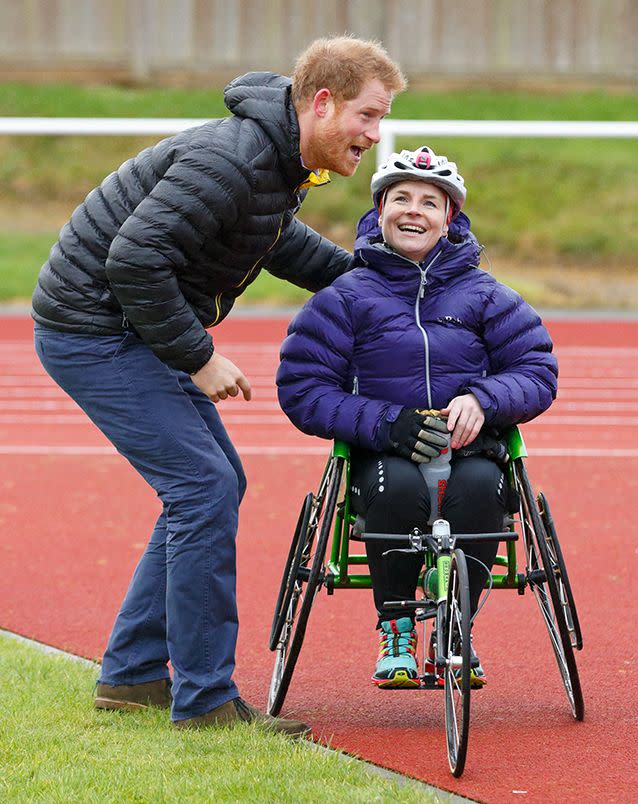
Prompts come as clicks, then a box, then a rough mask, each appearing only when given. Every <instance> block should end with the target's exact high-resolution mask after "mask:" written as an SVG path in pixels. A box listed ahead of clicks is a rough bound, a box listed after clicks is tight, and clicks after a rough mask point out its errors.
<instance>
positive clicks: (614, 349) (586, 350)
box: [556, 346, 638, 358]
mask: <svg viewBox="0 0 638 804" xmlns="http://www.w3.org/2000/svg"><path fill="white" fill-rule="evenodd" d="M556 355H557V357H560V356H561V355H567V356H568V357H572V356H574V357H585V358H589V357H592V356H596V355H605V356H607V355H619V356H621V357H638V347H636V346H557V347H556Z"/></svg>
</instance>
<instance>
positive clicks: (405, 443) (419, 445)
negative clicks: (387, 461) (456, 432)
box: [390, 408, 450, 463]
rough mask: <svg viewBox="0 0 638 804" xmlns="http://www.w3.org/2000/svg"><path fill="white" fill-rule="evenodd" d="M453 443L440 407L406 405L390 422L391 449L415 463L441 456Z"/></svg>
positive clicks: (425, 461)
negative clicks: (424, 408) (419, 407)
mask: <svg viewBox="0 0 638 804" xmlns="http://www.w3.org/2000/svg"><path fill="white" fill-rule="evenodd" d="M449 443H450V434H449V433H448V429H447V422H446V420H445V419H444V418H443V417H441V416H440V415H439V411H438V410H418V409H417V408H403V410H402V411H401V413H399V416H398V418H397V420H396V421H395V422H393V423H392V424H391V425H390V449H391V451H392V452H394V454H395V455H400V456H401V457H402V458H407V459H408V460H409V461H413V462H414V463H427V462H428V461H430V460H431V459H432V458H438V456H439V455H440V454H441V450H442V449H445V447H447V446H449Z"/></svg>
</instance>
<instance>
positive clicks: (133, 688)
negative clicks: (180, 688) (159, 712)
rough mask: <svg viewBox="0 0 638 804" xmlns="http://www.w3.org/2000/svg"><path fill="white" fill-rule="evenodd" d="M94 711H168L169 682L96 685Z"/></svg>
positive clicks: (169, 697)
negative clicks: (152, 709) (152, 707)
mask: <svg viewBox="0 0 638 804" xmlns="http://www.w3.org/2000/svg"><path fill="white" fill-rule="evenodd" d="M95 696H96V697H95V701H94V704H95V708H96V709H128V710H131V709H148V707H149V706H155V707H157V708H158V709H168V708H169V707H170V705H171V701H172V700H173V696H172V695H171V682H170V680H169V679H166V678H163V679H161V680H160V681H146V682H144V683H143V684H119V685H117V686H116V687H112V686H110V685H109V684H98V685H97V687H96V689H95Z"/></svg>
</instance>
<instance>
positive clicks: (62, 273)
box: [33, 73, 352, 373]
mask: <svg viewBox="0 0 638 804" xmlns="http://www.w3.org/2000/svg"><path fill="white" fill-rule="evenodd" d="M225 101H226V105H227V106H228V108H229V109H230V111H231V112H232V113H233V114H232V116H230V117H226V118H221V119H219V120H212V121H210V122H209V123H206V124H205V125H203V126H199V127H197V128H193V129H190V130H189V131H185V132H183V133H181V134H178V135H177V136H175V137H170V138H169V139H166V140H163V141H162V142H160V143H158V144H157V145H155V146H154V147H152V148H147V149H146V150H144V151H142V152H141V153H140V154H138V156H136V157H135V158H133V159H129V160H128V161H127V162H125V163H124V164H123V165H122V166H121V167H120V168H119V170H117V171H116V172H115V173H112V174H111V175H110V176H108V177H107V178H106V179H105V180H104V181H103V182H102V184H101V185H100V186H99V187H97V188H96V189H95V190H93V191H92V192H91V193H89V195H88V196H87V198H86V199H85V201H84V202H83V203H82V204H81V205H80V206H79V207H78V208H77V209H76V210H75V212H74V213H73V215H72V217H71V220H70V221H69V223H67V224H66V226H65V227H64V228H63V229H62V231H61V233H60V239H59V240H58V242H57V243H56V244H55V245H54V246H53V248H52V250H51V253H50V255H49V259H48V261H47V262H46V263H45V265H44V266H43V268H42V270H41V272H40V276H39V279H38V285H37V287H36V289H35V291H34V294H33V317H34V318H35V320H36V321H37V322H39V323H41V324H44V325H45V326H48V327H51V328H53V329H56V330H62V331H65V332H79V333H92V334H97V335H112V334H116V333H119V332H122V330H123V328H126V327H128V326H130V327H132V328H134V329H135V331H136V332H137V333H138V334H139V335H140V337H141V338H142V339H143V340H144V341H145V342H146V343H147V344H148V345H149V346H150V347H151V349H153V351H154V352H155V354H157V355H158V357H160V358H161V359H162V360H163V361H164V362H165V363H167V364H168V365H170V366H172V367H174V368H178V369H182V370H184V371H188V372H191V373H192V372H194V371H197V370H198V369H199V368H201V367H202V366H203V365H204V363H206V361H207V360H208V359H209V358H210V356H211V355H212V353H213V342H212V338H211V336H210V335H209V334H208V333H207V332H206V330H205V329H204V327H209V326H212V325H214V324H217V323H219V322H220V321H221V320H222V319H223V318H224V317H225V316H226V315H227V314H228V312H229V311H230V309H231V307H232V306H233V303H234V300H235V298H236V297H237V296H239V295H240V293H242V292H243V291H244V290H245V288H246V287H247V285H248V284H250V282H252V281H253V280H254V279H255V278H256V276H257V274H258V273H259V271H260V270H261V269H262V268H267V269H268V270H269V271H270V272H271V273H273V274H275V275H276V276H279V277H281V278H283V279H288V280H290V281H291V282H294V283H295V284H297V285H300V286H301V287H305V288H308V289H309V290H319V289H320V288H322V287H325V286H326V285H329V284H330V283H331V282H332V281H333V280H334V279H335V278H336V277H337V276H339V275H340V274H341V273H343V272H344V271H346V270H348V269H349V268H350V267H351V264H352V256H351V255H350V254H349V253H348V252H346V251H344V250H343V249H341V248H339V247H337V246H335V245H334V244H333V243H331V242H330V241H328V240H325V239H324V238H322V237H321V236H320V235H318V234H317V233H316V232H314V231H313V230H312V229H310V228H309V227H308V226H306V225H304V224H303V223H301V222H300V221H298V220H297V219H296V218H295V217H294V213H295V211H296V210H297V209H298V208H299V205H300V204H301V202H302V201H303V198H304V197H305V194H306V192H307V191H306V190H301V189H300V185H301V184H302V183H303V182H304V181H305V180H306V179H307V177H308V171H307V170H306V169H304V168H303V166H302V163H301V156H300V152H299V124H298V121H297V116H296V114H295V111H294V107H293V105H292V102H291V99H290V80H289V79H288V78H285V77H282V76H279V75H274V74H273V73H249V74H248V75H245V76H242V77H240V78H237V79H235V80H234V81H233V82H231V83H230V84H229V85H228V86H227V87H226V91H225Z"/></svg>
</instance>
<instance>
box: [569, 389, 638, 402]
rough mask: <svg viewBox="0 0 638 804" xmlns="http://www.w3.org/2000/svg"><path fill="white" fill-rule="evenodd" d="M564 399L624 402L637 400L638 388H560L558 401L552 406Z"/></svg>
mask: <svg viewBox="0 0 638 804" xmlns="http://www.w3.org/2000/svg"><path fill="white" fill-rule="evenodd" d="M565 399H581V400H583V399H584V400H586V399H615V400H618V401H624V400H625V399H638V387H636V388H622V387H619V388H560V387H559V389H558V399H557V400H556V402H555V403H554V404H558V403H560V402H561V401H562V400H565Z"/></svg>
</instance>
